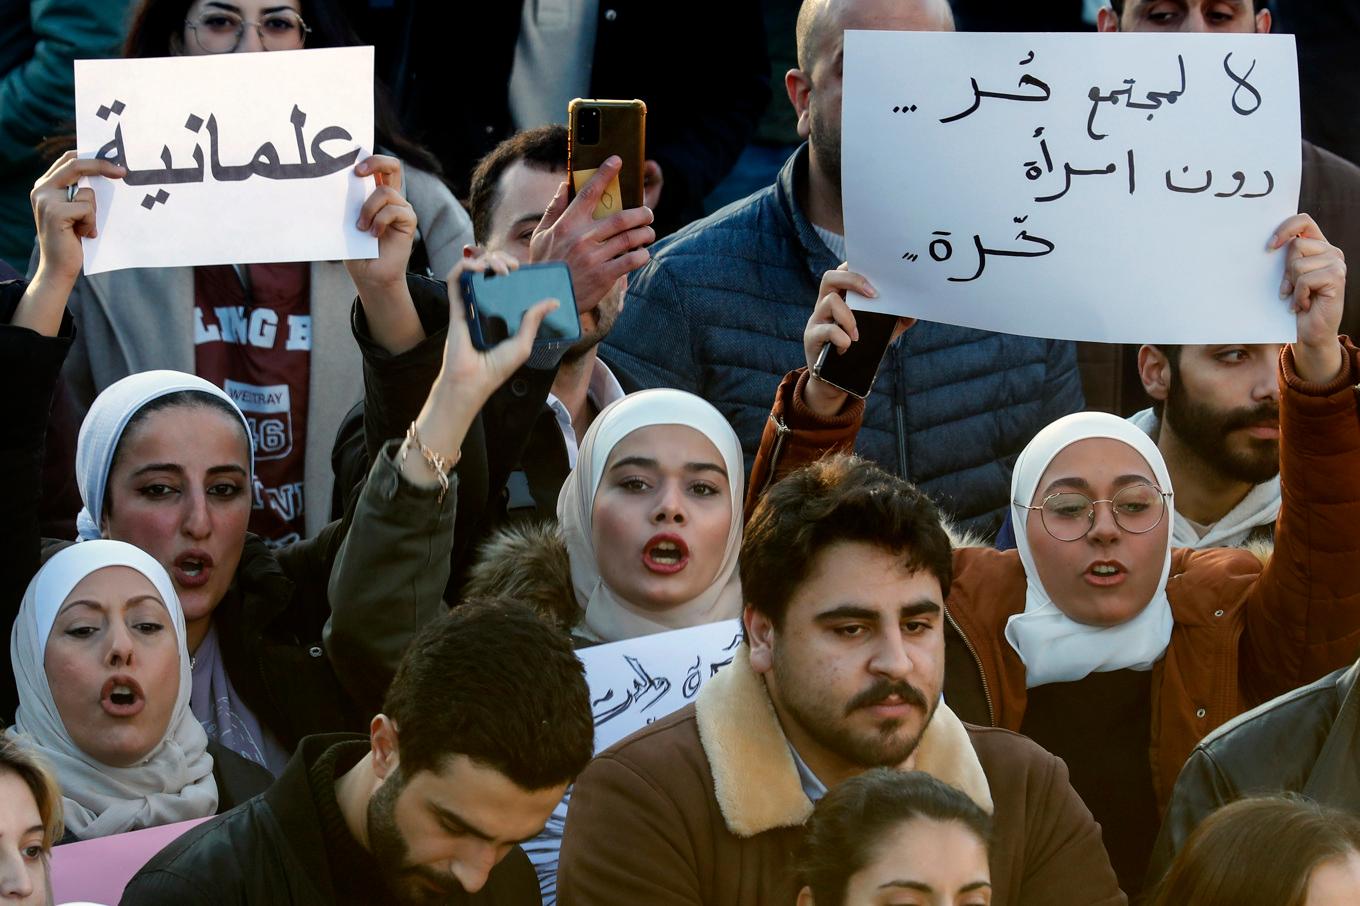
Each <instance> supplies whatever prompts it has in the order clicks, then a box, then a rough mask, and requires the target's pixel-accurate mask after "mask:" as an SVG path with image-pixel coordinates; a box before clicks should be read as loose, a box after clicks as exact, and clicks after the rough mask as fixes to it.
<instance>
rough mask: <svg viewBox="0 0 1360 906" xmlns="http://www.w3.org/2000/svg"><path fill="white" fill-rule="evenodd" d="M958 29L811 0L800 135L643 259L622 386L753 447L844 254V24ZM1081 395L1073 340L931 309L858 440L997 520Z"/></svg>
mask: <svg viewBox="0 0 1360 906" xmlns="http://www.w3.org/2000/svg"><path fill="white" fill-rule="evenodd" d="M952 28H953V19H952V16H951V14H950V8H949V4H948V3H947V2H946V0H805V2H804V3H803V5H802V7H801V9H800V10H799V14H798V23H797V30H796V35H797V47H798V68H797V69H791V70H789V72H788V74H787V75H786V76H785V89H786V91H787V92H788V96H789V101H790V103H791V104H792V105H793V108H794V112H795V113H796V114H797V117H798V133H799V135H800V136H801V137H803V138H804V139H806V140H807V141H806V144H805V145H803V146H802V147H801V148H799V149H798V151H797V152H795V153H794V155H793V156H792V157H791V158H790V159H789V161H788V163H786V164H785V166H784V168H783V170H781V171H780V174H779V177H778V179H777V181H776V182H775V184H774V185H772V186H770V187H768V188H766V189H763V190H761V191H760V192H757V193H755V194H754V195H751V196H749V197H748V198H746V199H744V200H742V201H738V202H735V203H733V204H731V205H728V206H727V207H726V208H724V209H722V210H720V211H718V212H716V213H714V214H713V215H711V216H710V217H707V218H705V219H704V220H701V221H698V222H696V223H693V224H691V225H690V226H688V227H686V228H685V229H684V230H682V231H680V232H679V233H676V234H675V235H673V236H671V237H668V238H667V240H666V241H665V243H664V244H663V245H662V246H660V247H659V248H658V250H657V252H656V255H655V257H654V258H653V260H652V261H651V263H650V264H648V265H647V266H646V267H644V268H642V270H640V271H639V272H638V274H637V275H636V277H635V278H634V280H633V281H632V284H631V285H630V287H629V292H628V306H627V308H626V309H625V310H624V312H623V314H622V315H621V316H620V317H619V321H618V324H617V325H616V326H615V328H614V331H613V333H612V334H610V337H609V339H608V340H607V341H606V343H605V350H604V354H605V355H606V356H607V357H608V358H609V362H610V364H611V365H612V366H613V367H614V369H615V370H616V371H617V372H618V373H619V376H620V378H621V379H622V380H623V381H624V384H625V386H628V387H629V389H635V388H636V387H675V388H678V389H680V390H687V391H689V392H691V393H695V394H697V395H699V396H701V397H703V398H704V399H706V400H708V401H709V402H711V403H712V404H713V405H715V406H716V407H717V408H718V409H719V410H720V411H721V412H722V413H723V414H724V415H725V416H726V417H727V419H728V421H730V422H731V423H732V426H733V428H735V429H736V432H737V435H738V437H740V438H741V442H742V446H743V448H744V449H745V451H746V455H747V456H748V457H750V456H753V455H754V454H755V451H756V448H757V447H758V446H759V445H760V435H761V431H762V430H763V428H764V425H765V421H766V419H767V418H768V416H769V400H770V399H771V398H772V397H773V395H774V392H775V390H776V388H777V387H778V386H779V382H780V380H781V379H782V378H783V375H784V374H785V373H787V372H788V371H789V370H791V369H793V368H796V367H798V366H799V365H800V364H801V363H802V361H803V350H802V339H801V338H802V335H803V325H804V324H805V323H806V322H807V317H808V314H809V313H810V311H811V309H812V306H813V305H814V304H815V303H816V301H817V287H818V283H819V281H820V280H821V277H822V274H823V273H825V272H826V271H828V270H832V269H834V268H835V267H836V266H837V264H839V263H840V262H842V261H844V260H845V257H846V256H845V236H844V233H845V225H844V220H843V215H842V210H841V179H842V173H841V87H842V86H841V73H842V56H843V44H844V32H845V30H846V29H896V30H915V31H948V30H952ZM844 177H845V178H846V179H853V178H855V175H854V174H844ZM904 203H909V200H905V199H904ZM1001 302H1004V300H1003V299H998V303H1001ZM1082 403H1083V400H1082V390H1081V382H1080V376H1079V374H1078V372H1077V362H1076V352H1075V347H1074V346H1073V344H1072V343H1069V342H1066V341H1058V340H1042V339H1034V338H1030V337H1017V336H1009V335H1005V334H997V333H992V332H989V331H984V330H973V329H969V328H962V327H953V326H948V325H944V324H934V323H924V322H923V323H921V324H920V325H918V326H917V327H916V328H915V329H914V330H911V331H909V332H908V333H907V334H906V335H905V336H904V337H903V338H902V339H901V340H899V341H898V342H897V343H896V345H895V346H894V347H893V348H892V349H891V350H890V351H889V352H888V355H887V356H886V357H885V359H884V362H883V365H882V366H881V367H880V369H879V374H878V380H877V383H876V384H875V385H874V392H873V395H872V396H871V397H870V399H869V410H868V412H867V414H866V417H865V429H864V430H863V431H862V432H860V435H859V438H858V447H857V449H858V451H859V452H860V453H861V454H863V455H864V456H866V457H868V458H870V459H872V460H874V461H875V462H877V463H878V464H879V465H881V466H883V468H885V469H888V470H889V471H892V472H895V473H896V474H898V475H899V476H901V477H903V478H907V479H910V480H914V481H917V482H919V483H920V486H921V487H922V488H923V489H924V490H925V491H926V492H927V493H929V494H931V495H933V496H934V497H935V498H936V500H937V501H938V502H939V503H940V504H941V505H942V506H944V507H945V509H946V510H948V511H949V513H950V514H951V515H952V516H953V517H954V518H956V519H957V520H959V522H960V523H961V524H962V525H963V526H964V527H965V528H968V529H971V530H974V531H977V532H979V533H982V534H988V535H990V534H992V533H994V532H995V531H996V528H997V526H998V525H1000V524H1001V520H1002V518H1003V516H1004V515H1005V511H1006V506H1007V494H1008V493H1009V485H1010V463H1012V462H1013V461H1014V458H1015V456H1016V455H1017V454H1018V453H1019V452H1020V449H1021V447H1023V446H1024V445H1025V443H1026V442H1027V441H1028V440H1029V439H1030V437H1032V436H1033V435H1034V434H1035V433H1036V432H1038V430H1039V429H1040V428H1042V427H1043V426H1044V425H1047V424H1048V423H1049V422H1051V421H1053V420H1054V419H1056V418H1058V417H1060V416H1063V415H1066V414H1068V413H1069V412H1074V411H1076V410H1078V409H1081V408H1082Z"/></svg>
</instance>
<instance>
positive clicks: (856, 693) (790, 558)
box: [558, 455, 1125, 906]
mask: <svg viewBox="0 0 1360 906" xmlns="http://www.w3.org/2000/svg"><path fill="white" fill-rule="evenodd" d="M740 562H741V579H742V588H743V589H744V591H745V595H746V602H747V603H746V610H745V613H744V617H743V619H744V623H745V628H746V640H747V641H746V644H745V645H743V646H742V647H741V648H740V649H738V651H737V654H736V655H735V657H734V658H733V662H732V664H731V665H730V666H728V667H726V668H724V669H723V670H722V671H720V672H719V673H718V674H717V675H716V676H715V677H713V678H712V679H710V680H709V681H708V683H707V684H706V685H704V687H703V688H702V690H701V691H700V693H699V696H698V699H697V701H696V702H695V704H694V705H692V706H689V707H686V708H684V709H683V710H681V711H679V712H676V713H675V714H673V715H671V716H669V717H666V718H663V719H661V720H658V721H656V722H655V723H653V724H652V725H651V726H649V727H648V728H646V729H645V730H642V731H640V732H638V733H635V734H634V735H632V736H631V737H629V738H628V739H625V740H624V741H622V742H621V743H619V744H618V745H616V746H614V747H613V748H611V749H609V750H608V751H606V752H605V753H603V754H602V755H600V756H599V757H598V758H597V759H596V760H595V761H594V762H593V763H592V764H591V766H590V767H589V768H587V769H586V771H585V772H584V773H582V775H581V777H580V780H579V781H578V782H577V784H576V786H575V790H574V793H573V798H572V804H571V811H570V813H569V814H568V817H567V827H566V838H565V840H564V841H563V844H562V856H561V863H560V867H559V874H558V892H559V901H560V902H561V903H562V906H613V904H618V903H647V904H653V906H654V904H662V906H680V904H686V906H693V904H704V906H719V904H731V906H738V904H750V903H771V904H783V903H792V902H794V900H795V899H796V897H797V894H798V890H797V886H796V884H795V882H794V880H793V876H792V875H793V873H792V870H791V868H792V866H791V858H792V855H791V854H792V852H793V851H794V850H795V849H796V848H797V844H798V841H799V838H800V836H801V833H802V825H803V823H804V822H805V821H806V820H807V818H808V816H809V814H811V811H812V804H813V802H814V801H816V800H817V799H819V798H820V797H821V796H822V795H823V794H824V793H825V792H826V790H827V788H828V787H830V786H834V785H835V784H836V783H838V782H840V781H841V780H844V779H845V778H847V777H850V776H853V775H855V774H858V773H860V772H862V771H865V770H867V769H869V768H871V767H884V766H885V767H898V768H901V769H902V770H919V771H925V772H926V773H929V774H931V775H932V776H935V777H937V778H939V779H941V780H943V781H945V782H947V783H949V784H951V785H952V786H955V787H957V788H959V789H960V790H962V791H963V792H965V793H967V794H968V795H969V796H970V797H971V798H972V799H973V800H974V801H975V802H977V803H978V804H979V805H980V806H981V807H982V808H984V809H985V810H986V811H988V812H990V813H992V815H993V820H994V827H995V832H994V836H993V839H992V842H991V882H992V900H991V902H992V904H993V906H1015V904H1039V903H1043V904H1050V903H1053V904H1057V903H1061V904H1082V906H1093V904H1115V903H1123V902H1125V898H1124V896H1123V894H1121V893H1120V892H1119V888H1118V883H1117V882H1116V880H1115V875H1114V871H1113V870H1112V869H1111V867H1110V862H1109V859H1108V857H1107V856H1106V854H1105V850H1104V848H1103V847H1102V844H1101V837H1100V827H1099V826H1098V825H1097V824H1096V823H1095V821H1094V819H1092V817H1091V813H1090V812H1089V811H1087V809H1086V807H1085V806H1084V805H1083V804H1082V803H1081V800H1080V799H1079V798H1078V797H1077V794H1076V793H1075V792H1074V791H1073V789H1072V787H1071V785H1070V784H1069V783H1068V779H1067V771H1066V769H1065V768H1064V767H1063V764H1062V762H1061V761H1060V760H1058V759H1057V758H1055V757H1054V756H1052V755H1049V754H1048V753H1046V752H1044V751H1043V750H1042V749H1040V748H1039V747H1038V746H1037V745H1035V744H1034V743H1032V742H1030V741H1029V740H1027V739H1025V738H1023V737H1021V736H1019V735H1017V734H1014V733H1010V732H1007V731H1004V730H997V729H991V728H981V727H972V726H967V725H965V724H963V723H962V722H961V721H959V719H958V718H957V717H955V716H954V714H953V712H952V711H950V710H949V708H948V707H946V706H945V705H944V704H943V703H941V700H940V694H941V690H942V689H943V685H944V666H945V642H944V626H945V622H946V619H947V618H946V616H945V612H944V599H945V596H946V595H947V594H948V591H949V585H950V582H951V579H952V572H953V566H952V560H951V550H950V542H949V539H948V537H947V535H946V534H945V531H944V528H943V527H942V526H941V524H940V519H939V514H938V511H937V510H936V508H935V506H934V505H933V504H932V503H931V502H930V501H929V499H928V498H927V497H926V496H925V495H924V494H922V493H921V492H920V491H918V490H917V489H916V488H914V487H912V486H911V485H910V484H908V483H907V482H905V481H902V480H901V479H899V478H896V477H893V476H890V475H888V474H886V473H885V472H883V471H882V470H881V469H878V468H877V467H875V466H873V465H872V464H870V463H868V462H867V461H865V460H861V459H857V458H853V457H847V456H844V455H841V456H836V457H833V458H830V459H826V460H821V461H819V462H816V463H814V464H812V465H810V466H807V467H805V468H803V469H800V470H798V471H796V472H794V473H792V474H791V475H789V476H788V477H787V478H785V479H784V480H783V481H781V482H779V483H778V484H776V485H774V486H773V487H771V488H770V490H769V491H767V492H766V493H765V496H764V497H763V498H762V499H761V501H760V503H759V504H758V505H757V507H756V509H755V511H754V513H753V515H752V517H751V519H750V521H749V522H748V523H747V525H746V531H745V537H744V539H743V542H742V550H741V559H740Z"/></svg>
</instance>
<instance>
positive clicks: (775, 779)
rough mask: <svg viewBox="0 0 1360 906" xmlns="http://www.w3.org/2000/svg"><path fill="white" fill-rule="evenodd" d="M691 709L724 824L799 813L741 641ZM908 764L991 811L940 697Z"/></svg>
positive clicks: (785, 823)
mask: <svg viewBox="0 0 1360 906" xmlns="http://www.w3.org/2000/svg"><path fill="white" fill-rule="evenodd" d="M694 716H695V722H696V723H697V725H698V729H699V741H700V743H701V744H702V745H703V747H704V754H705V755H706V756H707V757H708V764H709V767H710V768H711V769H712V771H713V787H714V793H715V794H716V796H717V799H718V808H719V809H720V810H721V811H722V815H723V820H724V821H725V822H726V824H727V829H728V830H730V831H731V832H732V833H734V834H736V835H737V836H738V837H754V836H755V835H756V834H760V833H764V832H765V831H768V830H773V829H775V828H778V827H798V826H801V825H802V824H804V823H805V822H806V821H807V819H808V817H809V816H810V815H811V814H812V802H811V801H810V800H809V799H808V797H807V795H806V794H804V792H803V786H802V783H801V782H800V781H799V778H798V767H797V765H795V764H794V761H793V755H792V753H791V752H790V750H789V743H788V739H787V738H786V737H785V736H784V730H783V728H782V727H780V725H779V718H778V716H777V715H776V714H775V710H774V705H773V704H772V703H771V702H770V696H769V693H768V692H767V691H766V689H765V681H764V680H763V679H762V678H761V676H760V675H759V674H758V673H756V672H755V670H754V669H753V668H752V667H751V657H750V649H749V648H747V646H746V645H745V644H743V645H742V646H741V647H740V648H738V649H737V653H736V656H735V657H734V658H733V659H732V663H731V664H730V665H729V666H728V667H727V669H726V670H722V671H720V672H719V673H718V675H717V676H715V677H713V678H712V679H710V680H709V681H708V682H707V683H705V684H704V687H703V689H701V690H700V692H699V697H698V700H697V701H696V703H695V708H694ZM916 769H917V770H919V771H925V772H926V773H927V774H930V775H931V776H932V777H935V778H937V779H939V780H942V781H944V782H945V783H948V784H949V785H951V786H953V787H956V788H958V789H960V790H962V791H963V792H964V793H967V794H968V796H969V798H971V799H972V800H973V801H974V802H976V803H977V804H978V805H979V806H981V807H982V809H983V810H984V811H986V812H987V813H988V814H990V813H991V812H992V794H991V787H990V786H989V785H988V784H987V776H986V774H984V773H983V771H982V764H981V762H979V761H978V758H977V754H976V753H975V752H974V751H973V745H972V743H971V742H970V741H969V739H968V731H967V730H965V729H964V726H963V722H962V721H960V720H959V719H958V718H957V717H956V716H954V712H953V711H950V710H949V708H948V707H946V706H945V704H944V703H943V702H941V703H940V705H939V707H938V708H936V709H935V716H934V717H933V718H932V719H931V721H930V724H929V726H927V727H926V731H925V733H924V735H922V737H921V742H920V744H919V745H918V746H917V747H916Z"/></svg>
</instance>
